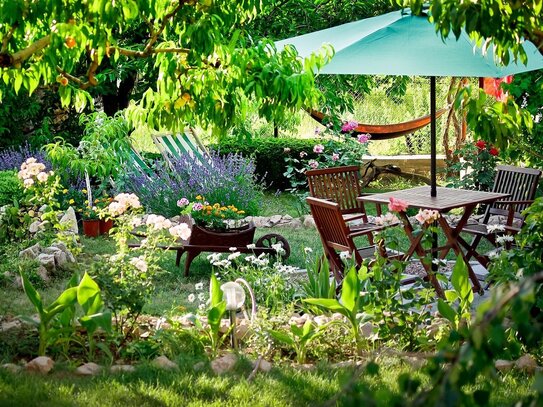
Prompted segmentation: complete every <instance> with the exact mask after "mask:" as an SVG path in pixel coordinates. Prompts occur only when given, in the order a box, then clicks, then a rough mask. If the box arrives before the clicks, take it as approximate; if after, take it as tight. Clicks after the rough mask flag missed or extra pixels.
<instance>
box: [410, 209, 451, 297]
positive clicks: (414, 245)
mask: <svg viewBox="0 0 543 407" xmlns="http://www.w3.org/2000/svg"><path fill="white" fill-rule="evenodd" d="M399 215H400V216H401V218H402V221H403V226H404V230H405V234H406V235H407V237H408V238H409V241H410V242H411V246H410V247H409V250H408V251H407V254H406V256H405V257H404V259H405V260H407V259H408V258H409V257H411V255H412V254H413V252H415V253H417V255H418V256H419V257H420V263H421V264H422V267H424V270H425V271H426V275H427V276H428V280H430V283H431V284H432V286H433V287H434V289H435V290H436V293H437V295H438V297H440V298H445V293H444V292H443V288H442V287H441V284H439V281H438V280H437V278H436V275H435V273H434V270H433V268H432V265H431V264H430V265H428V264H425V263H424V261H423V259H424V258H425V257H426V251H425V250H424V247H422V245H421V240H422V235H423V233H421V234H420V235H419V236H417V237H415V236H414V235H413V231H414V229H413V226H412V225H411V223H410V222H409V218H408V217H407V215H406V214H405V212H400V213H399Z"/></svg>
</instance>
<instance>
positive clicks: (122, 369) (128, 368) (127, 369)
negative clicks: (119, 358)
mask: <svg viewBox="0 0 543 407" xmlns="http://www.w3.org/2000/svg"><path fill="white" fill-rule="evenodd" d="M109 371H110V372H111V373H133V372H135V371H136V367H135V366H132V365H113V366H111V368H110V369H109Z"/></svg>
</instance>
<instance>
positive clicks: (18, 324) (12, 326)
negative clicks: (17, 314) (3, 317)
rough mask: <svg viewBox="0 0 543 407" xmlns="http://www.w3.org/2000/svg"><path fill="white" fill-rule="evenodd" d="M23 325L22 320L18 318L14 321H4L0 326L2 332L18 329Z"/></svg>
mask: <svg viewBox="0 0 543 407" xmlns="http://www.w3.org/2000/svg"><path fill="white" fill-rule="evenodd" d="M21 325H22V324H21V321H19V320H18V319H14V320H13V321H10V322H4V323H2V325H1V326H0V332H6V331H9V330H11V329H17V328H20V327H21Z"/></svg>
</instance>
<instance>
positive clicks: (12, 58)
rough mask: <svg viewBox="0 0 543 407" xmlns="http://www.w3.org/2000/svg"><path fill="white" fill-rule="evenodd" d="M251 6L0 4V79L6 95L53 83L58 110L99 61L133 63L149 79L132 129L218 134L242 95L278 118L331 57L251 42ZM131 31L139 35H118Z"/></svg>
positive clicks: (223, 1) (80, 91) (152, 0)
mask: <svg viewBox="0 0 543 407" xmlns="http://www.w3.org/2000/svg"><path fill="white" fill-rule="evenodd" d="M261 8H262V4H261V2H260V1H259V0H240V1H230V0H123V1H111V0H86V1H82V0H35V1H30V2H29V1H27V0H10V1H5V2H1V3H0V38H1V48H0V70H1V71H0V73H1V75H2V79H3V81H4V82H5V83H6V85H8V86H9V87H12V89H13V90H14V91H15V92H18V91H19V90H20V89H21V88H24V89H27V90H28V91H29V92H30V93H32V92H33V91H34V90H35V89H36V88H37V87H38V86H43V85H46V86H50V87H56V88H58V92H59V94H60V96H61V100H62V103H63V104H64V105H65V106H67V105H69V104H73V105H75V106H76V108H78V109H83V108H84V107H85V106H86V105H87V104H90V103H92V98H91V96H90V94H89V90H90V89H91V88H93V87H96V86H98V85H99V84H100V79H101V78H100V74H101V70H102V69H104V70H105V69H107V68H104V67H107V66H109V65H110V64H109V63H108V61H114V62H115V61H119V60H122V59H125V60H126V61H131V60H132V61H139V60H140V61H144V62H145V64H142V66H146V67H148V68H149V67H152V68H153V69H155V70H156V75H151V76H149V75H148V76H147V77H148V78H149V77H150V78H152V80H149V82H148V88H147V90H145V92H144V93H143V94H142V96H141V98H140V100H139V101H138V102H137V103H131V105H130V106H129V108H128V116H129V118H130V119H132V121H133V122H134V123H136V124H137V123H147V124H148V125H150V126H152V127H155V128H160V127H166V128H169V129H171V130H175V129H179V128H181V127H184V126H185V125H186V124H198V125H201V126H202V127H204V128H212V129H214V130H215V131H217V132H219V131H222V130H224V129H226V128H228V127H230V126H232V125H234V124H236V122H238V121H240V120H243V117H244V115H245V107H246V106H247V102H248V101H249V100H251V99H252V100H256V101H257V104H258V111H259V113H260V114H261V115H262V116H263V117H265V118H267V119H279V120H280V119H281V118H282V117H283V115H284V114H285V113H286V112H287V111H288V110H289V109H293V108H294V109H299V108H301V107H307V106H316V105H317V104H318V103H319V102H320V101H321V99H322V94H321V92H319V91H318V90H317V89H316V87H315V86H314V72H315V71H316V70H317V69H318V68H319V67H320V66H322V65H323V64H324V63H325V61H326V59H327V58H328V57H329V56H330V54H331V51H330V50H327V51H323V53H322V54H321V55H315V56H314V57H312V58H308V59H306V60H305V61H300V60H299V59H297V56H296V53H295V52H294V50H292V49H291V48H286V49H285V50H283V51H282V52H280V53H278V52H276V51H275V48H274V46H273V43H271V42H270V41H267V40H261V41H258V42H257V41H255V40H253V39H252V37H251V36H250V35H248V34H247V31H246V25H247V24H248V23H249V22H250V21H251V20H252V19H253V18H254V17H255V16H256V15H257V14H258V13H259V12H260V10H261ZM134 26H139V27H141V32H140V35H139V36H134V35H130V36H128V37H127V36H125V35H124V33H125V32H126V31H128V30H131V29H132V30H133V27H134ZM127 38H128V40H127ZM106 72H107V71H106ZM0 97H1V96H0Z"/></svg>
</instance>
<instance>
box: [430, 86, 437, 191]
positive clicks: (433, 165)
mask: <svg viewBox="0 0 543 407" xmlns="http://www.w3.org/2000/svg"><path fill="white" fill-rule="evenodd" d="M436 132H437V131H436V77H435V76H431V77H430V179H431V184H430V196H437V184H436V182H437V181H436V177H437V175H436V173H437V163H436V155H437V148H436V143H437V141H436V139H437V137H436Z"/></svg>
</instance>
